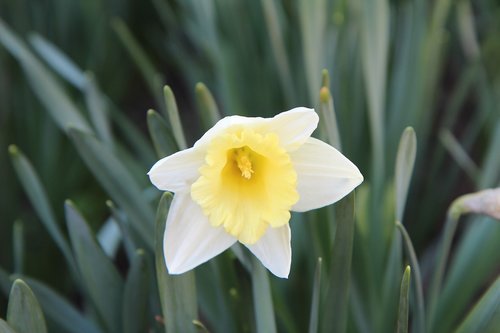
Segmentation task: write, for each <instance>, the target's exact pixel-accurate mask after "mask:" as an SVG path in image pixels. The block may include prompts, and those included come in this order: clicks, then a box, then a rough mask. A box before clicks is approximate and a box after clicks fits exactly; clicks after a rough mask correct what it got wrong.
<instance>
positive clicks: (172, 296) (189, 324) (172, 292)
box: [155, 192, 198, 333]
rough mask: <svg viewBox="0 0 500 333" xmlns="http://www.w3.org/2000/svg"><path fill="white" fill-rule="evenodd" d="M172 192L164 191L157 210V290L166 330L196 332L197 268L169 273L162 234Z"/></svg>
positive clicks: (169, 331) (168, 331)
mask: <svg viewBox="0 0 500 333" xmlns="http://www.w3.org/2000/svg"><path fill="white" fill-rule="evenodd" d="M171 200H172V195H171V194H170V193H168V192H165V193H164V194H163V196H162V197H161V200H160V203H159V204H158V211H157V214H156V237H155V241H156V243H155V249H156V250H155V262H156V277H157V279H158V290H159V293H160V301H161V307H162V312H163V318H164V320H165V332H167V333H171V332H186V333H195V332H196V328H195V326H194V325H193V320H196V319H197V317H198V314H197V300H196V284H195V275H194V271H189V272H187V273H184V274H181V275H169V274H168V272H167V267H166V265H165V257H164V255H163V234H164V233H165V222H166V220H167V215H168V209H169V207H170V202H171Z"/></svg>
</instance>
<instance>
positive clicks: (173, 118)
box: [163, 86, 187, 150]
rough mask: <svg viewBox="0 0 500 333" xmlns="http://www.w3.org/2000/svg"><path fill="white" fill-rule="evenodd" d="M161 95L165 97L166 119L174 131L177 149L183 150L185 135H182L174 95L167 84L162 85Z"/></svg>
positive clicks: (185, 146) (185, 144)
mask: <svg viewBox="0 0 500 333" xmlns="http://www.w3.org/2000/svg"><path fill="white" fill-rule="evenodd" d="M163 96H164V98H165V104H166V106H167V115H168V120H169V121H170V126H171V127H172V130H173V132H174V137H175V141H176V142H177V146H178V147H179V149H181V150H183V149H186V148H187V143H186V137H185V136H184V130H183V128H182V123H181V119H180V118H179V109H178V108H177V102H176V101H175V95H174V93H173V91H172V89H170V87H169V86H165V87H163Z"/></svg>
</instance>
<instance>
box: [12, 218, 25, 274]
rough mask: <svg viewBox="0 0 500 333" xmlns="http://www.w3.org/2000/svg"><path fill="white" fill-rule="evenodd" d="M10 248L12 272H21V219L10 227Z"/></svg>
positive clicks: (22, 251) (22, 263) (22, 258)
mask: <svg viewBox="0 0 500 333" xmlns="http://www.w3.org/2000/svg"><path fill="white" fill-rule="evenodd" d="M12 248H13V249H12V250H13V251H12V253H13V257H14V260H13V261H14V272H15V273H22V272H23V267H24V225H23V222H22V221H21V220H17V221H16V222H14V226H13V228H12Z"/></svg>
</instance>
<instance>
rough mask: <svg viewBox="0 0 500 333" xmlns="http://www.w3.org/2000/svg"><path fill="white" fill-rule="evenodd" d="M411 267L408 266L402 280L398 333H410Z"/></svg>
mask: <svg viewBox="0 0 500 333" xmlns="http://www.w3.org/2000/svg"><path fill="white" fill-rule="evenodd" d="M410 272H411V268H410V266H406V269H405V272H404V274H403V279H402V280H401V291H400V294H399V311H398V327H397V330H396V332H397V333H408V309H409V300H410Z"/></svg>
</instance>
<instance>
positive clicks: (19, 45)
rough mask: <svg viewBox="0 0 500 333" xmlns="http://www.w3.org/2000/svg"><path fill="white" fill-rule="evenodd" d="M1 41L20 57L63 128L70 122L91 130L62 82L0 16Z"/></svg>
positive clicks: (36, 87) (42, 97)
mask: <svg viewBox="0 0 500 333" xmlns="http://www.w3.org/2000/svg"><path fill="white" fill-rule="evenodd" d="M0 43H2V44H3V45H4V47H5V48H6V49H7V50H8V51H9V52H10V53H11V54H12V55H13V56H14V57H15V58H16V59H17V60H18V61H19V63H20V64H21V66H22V67H23V69H24V72H25V74H26V77H27V78H28V79H29V83H30V84H31V88H32V89H33V91H34V92H35V94H36V95H37V97H38V98H39V99H40V101H41V102H42V104H43V105H44V106H45V108H46V109H47V111H48V112H49V114H50V115H51V116H52V119H53V120H54V122H55V123H56V124H57V125H58V126H59V127H60V128H61V129H62V130H63V131H66V129H67V128H68V127H69V126H71V127H73V128H78V129H79V130H81V131H84V132H92V130H91V129H90V126H89V125H88V122H87V121H86V120H85V118H83V117H82V115H81V114H80V112H79V111H78V108H77V107H76V106H75V105H74V104H73V102H72V101H71V100H70V99H69V98H68V96H67V95H66V94H65V92H64V90H63V88H62V87H61V86H60V85H59V83H58V82H57V81H56V80H55V79H54V77H53V76H52V75H51V74H50V73H49V72H48V71H47V69H46V68H45V67H44V66H43V65H42V64H41V63H40V61H38V59H36V58H35V57H34V56H33V54H32V53H31V52H30V51H29V49H28V48H27V47H26V45H25V44H24V43H23V42H22V41H21V40H20V39H19V38H18V37H17V36H16V35H15V34H14V33H13V32H12V31H11V30H10V29H9V28H8V27H7V25H5V23H4V22H3V21H2V20H1V19H0Z"/></svg>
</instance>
